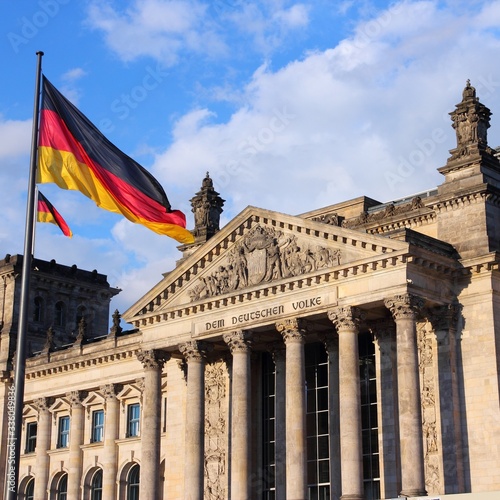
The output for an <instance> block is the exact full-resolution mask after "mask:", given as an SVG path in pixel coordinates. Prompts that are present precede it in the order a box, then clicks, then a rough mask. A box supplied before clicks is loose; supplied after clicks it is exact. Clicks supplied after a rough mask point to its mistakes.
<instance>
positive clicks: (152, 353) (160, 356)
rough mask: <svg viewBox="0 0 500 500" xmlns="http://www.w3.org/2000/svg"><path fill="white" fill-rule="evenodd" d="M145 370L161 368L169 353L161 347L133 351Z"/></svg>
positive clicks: (168, 357)
mask: <svg viewBox="0 0 500 500" xmlns="http://www.w3.org/2000/svg"><path fill="white" fill-rule="evenodd" d="M135 355H136V356H137V359H138V360H139V361H140V362H141V363H142V366H143V367H144V369H145V370H156V369H158V370H162V369H163V365H164V364H165V363H166V362H167V361H168V360H169V359H170V353H169V352H167V351H162V350H161V349H147V350H142V349H141V350H139V351H137V352H136V353H135Z"/></svg>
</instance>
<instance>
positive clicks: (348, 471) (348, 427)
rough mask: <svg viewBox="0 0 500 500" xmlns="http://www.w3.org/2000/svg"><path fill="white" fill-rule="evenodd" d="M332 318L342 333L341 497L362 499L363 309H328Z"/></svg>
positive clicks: (340, 398) (340, 412)
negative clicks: (360, 324)
mask: <svg viewBox="0 0 500 500" xmlns="http://www.w3.org/2000/svg"><path fill="white" fill-rule="evenodd" d="M328 318H329V319H330V321H332V323H333V324H334V325H335V328H336V329H337V332H338V334H339V418H340V458H341V463H342V470H341V478H342V479H341V482H342V496H341V498H343V499H349V500H362V499H363V498H364V486H363V449H362V440H361V396H360V390H361V389H360V380H359V350H358V333H359V321H360V319H361V311H360V310H359V309H358V308H357V307H352V306H344V307H337V308H335V309H333V310H331V311H329V312H328Z"/></svg>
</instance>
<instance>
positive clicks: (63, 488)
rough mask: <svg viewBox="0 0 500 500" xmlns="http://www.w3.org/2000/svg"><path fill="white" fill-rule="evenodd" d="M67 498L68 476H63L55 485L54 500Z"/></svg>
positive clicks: (65, 499)
mask: <svg viewBox="0 0 500 500" xmlns="http://www.w3.org/2000/svg"><path fill="white" fill-rule="evenodd" d="M67 498H68V474H66V473H65V474H63V475H62V476H61V478H60V479H59V482H58V483H57V493H56V500H67Z"/></svg>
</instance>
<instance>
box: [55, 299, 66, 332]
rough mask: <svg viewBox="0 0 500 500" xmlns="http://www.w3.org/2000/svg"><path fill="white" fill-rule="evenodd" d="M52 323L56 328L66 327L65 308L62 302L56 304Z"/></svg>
mask: <svg viewBox="0 0 500 500" xmlns="http://www.w3.org/2000/svg"><path fill="white" fill-rule="evenodd" d="M54 323H55V325H56V326H65V325H66V307H65V305H64V303H63V302H57V304H56V309H55V318H54Z"/></svg>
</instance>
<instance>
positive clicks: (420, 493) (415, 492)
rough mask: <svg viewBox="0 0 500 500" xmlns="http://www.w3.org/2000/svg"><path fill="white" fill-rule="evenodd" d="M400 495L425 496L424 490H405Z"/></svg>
mask: <svg viewBox="0 0 500 500" xmlns="http://www.w3.org/2000/svg"><path fill="white" fill-rule="evenodd" d="M399 496H400V497H425V496H427V491H426V490H405V491H402V492H401V493H400V494H399Z"/></svg>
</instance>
